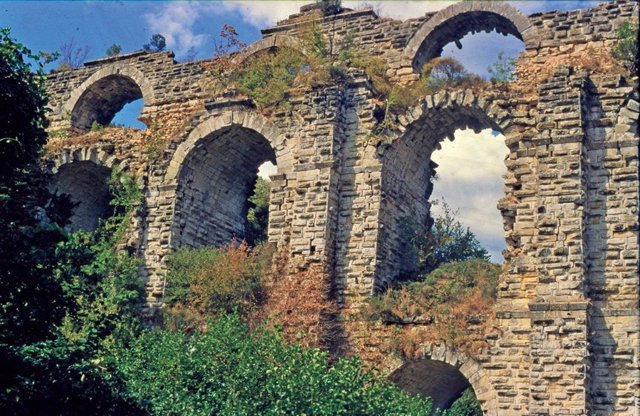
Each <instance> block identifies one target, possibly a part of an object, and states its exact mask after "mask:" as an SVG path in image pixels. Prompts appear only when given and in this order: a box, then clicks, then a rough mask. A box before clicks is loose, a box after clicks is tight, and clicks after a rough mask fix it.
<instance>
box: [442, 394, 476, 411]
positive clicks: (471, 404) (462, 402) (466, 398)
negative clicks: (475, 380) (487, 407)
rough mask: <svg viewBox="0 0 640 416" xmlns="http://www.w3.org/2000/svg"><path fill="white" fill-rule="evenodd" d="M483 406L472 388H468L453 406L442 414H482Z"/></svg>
mask: <svg viewBox="0 0 640 416" xmlns="http://www.w3.org/2000/svg"><path fill="white" fill-rule="evenodd" d="M482 415H483V413H482V407H480V402H478V399H477V398H476V395H475V393H474V392H473V389H472V388H468V389H466V390H465V391H464V393H462V396H460V398H459V399H458V400H456V401H455V402H453V404H452V405H451V407H450V408H449V409H447V410H445V411H444V412H442V416H482Z"/></svg>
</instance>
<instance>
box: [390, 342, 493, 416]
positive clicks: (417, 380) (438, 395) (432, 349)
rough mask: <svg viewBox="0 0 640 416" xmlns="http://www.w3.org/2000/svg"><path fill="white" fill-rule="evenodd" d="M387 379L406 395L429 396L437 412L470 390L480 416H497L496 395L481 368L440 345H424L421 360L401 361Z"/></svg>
mask: <svg viewBox="0 0 640 416" xmlns="http://www.w3.org/2000/svg"><path fill="white" fill-rule="evenodd" d="M388 379H389V380H390V381H391V382H393V383H395V384H396V385H397V386H398V387H400V388H401V389H402V390H404V391H406V392H408V393H410V394H420V395H422V396H424V397H431V398H432V399H433V406H434V408H436V407H437V408H440V409H446V408H448V407H449V406H451V404H452V403H453V402H454V401H455V400H456V399H457V398H458V397H460V395H461V394H462V392H464V391H465V390H466V389H467V388H469V387H471V388H473V391H474V392H475V394H476V397H477V398H478V401H479V402H480V403H481V405H482V410H483V412H484V414H485V415H487V416H495V415H497V401H496V392H495V390H494V389H493V387H492V386H491V383H490V379H489V376H488V375H487V374H486V373H485V371H484V370H483V369H482V366H481V365H480V364H479V363H478V362H477V361H476V360H474V359H472V358H470V357H468V356H467V355H465V354H463V353H462V352H459V351H456V350H455V349H453V348H449V347H448V346H447V345H446V344H444V343H439V344H426V345H425V346H424V347H423V354H422V356H421V357H419V358H416V359H411V360H408V359H407V360H405V361H404V362H403V364H402V365H400V366H399V367H398V368H396V369H395V370H394V371H392V372H391V373H390V374H389V377H388Z"/></svg>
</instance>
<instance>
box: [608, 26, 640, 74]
mask: <svg viewBox="0 0 640 416" xmlns="http://www.w3.org/2000/svg"><path fill="white" fill-rule="evenodd" d="M617 35H618V42H617V43H616V45H615V46H614V47H613V51H612V55H613V57H614V58H616V59H618V60H620V61H621V62H622V65H623V66H624V67H625V69H627V70H628V71H629V73H631V75H633V76H637V75H638V24H637V23H634V22H632V21H626V22H624V23H623V24H622V25H620V27H619V28H618V31H617Z"/></svg>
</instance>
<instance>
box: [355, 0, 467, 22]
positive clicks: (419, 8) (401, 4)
mask: <svg viewBox="0 0 640 416" xmlns="http://www.w3.org/2000/svg"><path fill="white" fill-rule="evenodd" d="M454 3H456V2H455V1H345V2H344V6H345V7H348V8H351V9H361V8H364V7H371V8H373V10H374V11H375V12H376V13H377V14H378V15H379V16H380V17H390V18H393V19H400V20H406V19H412V18H416V17H422V16H423V15H424V14H425V13H427V12H434V11H436V10H440V9H444V8H445V7H447V6H450V5H452V4H454Z"/></svg>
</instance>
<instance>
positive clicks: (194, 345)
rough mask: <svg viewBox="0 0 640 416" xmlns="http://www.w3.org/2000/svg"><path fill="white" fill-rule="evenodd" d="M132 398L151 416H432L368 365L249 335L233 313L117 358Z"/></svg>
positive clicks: (165, 334) (164, 334)
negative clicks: (331, 359)
mask: <svg viewBox="0 0 640 416" xmlns="http://www.w3.org/2000/svg"><path fill="white" fill-rule="evenodd" d="M117 366H118V369H119V371H121V373H122V375H123V377H124V379H125V380H126V393H127V394H128V395H129V396H130V397H131V398H132V399H133V400H135V402H136V403H138V404H139V405H140V406H142V407H143V408H144V409H145V410H146V411H147V412H148V413H149V414H153V415H176V414H180V415H187V414H188V415H219V416H223V415H234V416H235V415H332V416H334V415H400V414H401V415H428V414H429V413H430V410H431V405H430V402H429V401H428V400H424V399H420V398H417V397H409V396H407V395H406V394H405V393H403V392H401V391H400V390H399V389H397V388H396V387H393V386H391V385H389V384H386V383H385V382H383V381H382V380H381V379H379V378H377V377H376V376H375V375H374V374H373V373H370V372H367V371H365V370H364V369H363V368H362V365H361V363H360V362H359V361H358V360H357V359H342V360H338V361H337V362H335V363H334V364H333V365H330V364H329V360H328V355H327V354H326V353H324V352H321V351H320V350H317V349H303V348H300V347H298V346H289V345H286V344H284V343H283V342H282V341H281V340H280V339H279V338H278V336H276V335H275V334H274V333H272V332H259V333H250V332H249V331H248V329H247V327H246V326H244V325H243V324H241V323H240V321H239V319H238V318H237V317H234V316H223V317H220V318H219V319H217V320H215V321H212V322H210V323H209V325H208V326H207V330H206V331H205V332H195V333H192V334H191V335H185V334H184V333H183V332H181V331H167V330H164V331H160V330H152V331H147V332H145V333H144V334H143V335H142V336H141V337H140V338H138V339H137V340H136V341H135V342H133V343H132V344H131V345H129V346H128V347H127V348H126V349H125V350H123V351H121V352H120V353H119V354H118V355H117Z"/></svg>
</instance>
